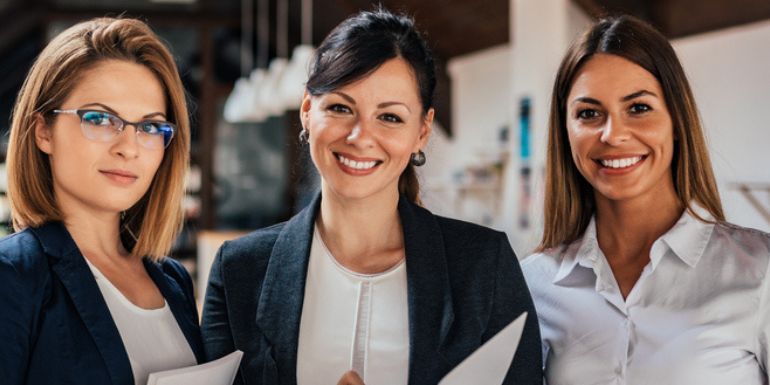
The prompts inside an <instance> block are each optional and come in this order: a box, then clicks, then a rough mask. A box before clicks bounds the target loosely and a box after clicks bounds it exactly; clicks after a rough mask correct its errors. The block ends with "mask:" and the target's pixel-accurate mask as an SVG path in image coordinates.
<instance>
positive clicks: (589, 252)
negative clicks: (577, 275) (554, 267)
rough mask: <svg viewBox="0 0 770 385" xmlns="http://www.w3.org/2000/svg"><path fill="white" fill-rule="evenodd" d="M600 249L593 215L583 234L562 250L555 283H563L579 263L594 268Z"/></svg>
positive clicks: (554, 279)
mask: <svg viewBox="0 0 770 385" xmlns="http://www.w3.org/2000/svg"><path fill="white" fill-rule="evenodd" d="M598 249H599V242H598V241H597V239H596V222H595V220H594V218H593V217H591V222H589V223H588V226H586V230H585V231H584V232H583V236H582V237H581V238H580V239H578V240H576V241H574V242H572V243H571V244H569V245H567V246H564V247H563V249H562V251H561V255H562V258H561V265H560V266H559V271H558V272H557V273H556V276H555V277H554V278H553V283H556V284H558V283H562V282H563V281H564V280H565V279H566V278H567V277H569V275H570V274H572V272H573V271H574V270H575V268H576V267H577V266H578V265H580V266H583V267H587V268H593V267H594V266H595V264H596V259H597V258H598V254H597V253H596V251H597V250H598Z"/></svg>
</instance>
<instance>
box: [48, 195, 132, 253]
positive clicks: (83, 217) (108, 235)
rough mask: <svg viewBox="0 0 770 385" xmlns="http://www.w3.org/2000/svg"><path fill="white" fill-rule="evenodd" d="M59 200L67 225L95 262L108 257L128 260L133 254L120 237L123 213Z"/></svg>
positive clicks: (81, 250) (81, 249)
mask: <svg viewBox="0 0 770 385" xmlns="http://www.w3.org/2000/svg"><path fill="white" fill-rule="evenodd" d="M59 202H60V203H59V205H60V208H61V211H62V214H63V216H64V221H63V222H64V226H65V227H66V228H67V231H68V232H69V233H70V235H71V236H72V239H73V240H74V241H75V244H76V245H77V246H78V249H80V252H81V253H82V254H83V255H84V256H85V257H86V258H88V259H89V260H90V261H92V262H95V260H96V259H99V260H102V259H104V258H106V259H109V260H125V259H126V258H127V257H128V256H129V252H128V251H126V249H125V248H124V247H123V243H122V242H121V240H120V213H116V212H108V211H100V210H88V209H86V208H83V207H82V205H72V204H67V203H65V202H66V201H65V202H62V200H59ZM62 203H64V204H62Z"/></svg>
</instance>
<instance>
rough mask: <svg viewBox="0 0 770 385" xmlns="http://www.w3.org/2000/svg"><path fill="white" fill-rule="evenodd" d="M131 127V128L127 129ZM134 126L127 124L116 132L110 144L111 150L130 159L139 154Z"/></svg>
mask: <svg viewBox="0 0 770 385" xmlns="http://www.w3.org/2000/svg"><path fill="white" fill-rule="evenodd" d="M129 127H131V129H129ZM136 134H137V129H136V127H135V126H133V125H130V124H127V125H126V126H125V127H123V130H122V131H121V132H119V133H118V137H117V140H116V141H115V142H114V144H113V145H112V152H113V154H115V155H118V156H120V157H122V158H126V159H132V158H136V157H137V156H139V138H138V137H137V135H136Z"/></svg>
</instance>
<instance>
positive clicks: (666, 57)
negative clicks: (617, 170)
mask: <svg viewBox="0 0 770 385" xmlns="http://www.w3.org/2000/svg"><path fill="white" fill-rule="evenodd" d="M596 53H606V54H611V55H616V56H620V57H622V58H625V59H627V60H629V61H631V62H633V63H635V64H637V65H639V66H641V67H642V68H644V69H645V70H647V71H648V72H649V73H651V74H652V75H653V76H655V78H656V79H657V80H658V82H659V83H660V85H661V87H662V89H663V94H664V96H665V101H666V106H668V109H669V112H670V114H671V118H672V121H673V126H674V137H675V138H676V140H675V141H674V157H673V160H672V161H671V167H672V174H673V178H674V186H675V189H676V194H677V198H678V200H679V202H680V203H681V204H682V206H683V207H685V208H686V209H687V211H689V212H690V213H691V214H692V215H694V216H695V217H696V218H698V219H700V220H703V221H706V220H705V219H704V218H702V217H701V216H700V215H698V214H697V213H696V212H695V211H693V209H692V207H691V203H692V202H695V203H697V204H698V205H700V206H702V207H703V208H705V209H706V211H708V212H709V213H710V214H711V215H712V216H713V217H714V219H715V220H717V221H724V220H725V217H724V212H723V211H722V203H721V201H720V199H719V191H718V190H717V187H716V182H715V181H714V174H713V171H712V169H711V161H710V160H709V155H708V148H707V147H706V140H705V138H704V136H703V128H702V127H701V123H700V118H699V116H698V108H697V106H696V105H695V99H694V98H693V95H692V91H691V90H690V85H689V83H688V82H687V77H686V76H685V73H684V70H683V69H682V65H681V64H680V63H679V60H678V59H677V57H676V53H675V52H674V49H673V48H672V47H671V44H669V42H668V40H666V38H665V37H664V36H663V35H661V34H660V32H658V31H657V30H655V29H654V28H653V27H651V26H650V25H648V24H647V23H645V22H643V21H641V20H639V19H636V18H634V17H631V16H617V17H610V18H606V19H603V20H600V21H598V22H597V23H596V24H594V25H593V26H592V27H591V28H589V29H588V31H586V32H585V33H584V34H583V35H582V36H581V37H580V38H578V40H576V41H575V42H574V43H573V44H572V46H571V47H570V49H569V50H568V51H567V54H566V55H565V57H564V59H563V60H562V63H561V65H560V67H559V71H558V73H557V75H556V81H555V83H554V86H553V93H552V95H551V111H550V119H549V124H548V151H547V155H546V177H545V204H544V210H543V212H544V216H545V218H544V219H545V220H544V225H545V229H544V232H543V238H542V240H541V241H540V245H539V246H538V248H537V250H538V251H543V250H545V249H548V248H551V247H555V246H558V245H561V244H564V243H570V242H572V241H574V240H576V239H578V238H579V237H580V236H581V235H582V234H583V232H584V231H585V229H586V227H587V226H588V223H589V222H590V220H591V217H592V216H593V215H594V212H595V203H594V190H593V187H591V185H590V184H589V183H588V181H586V180H585V178H583V176H582V175H581V174H580V172H579V171H578V170H577V167H576V166H575V164H574V162H573V160H572V150H571V148H570V144H569V139H568V137H567V128H566V111H567V96H568V95H569V91H570V89H571V88H572V83H573V81H574V80H575V76H577V74H578V72H579V71H580V69H581V68H582V65H583V64H585V63H586V62H587V61H588V60H589V59H590V58H591V57H592V56H593V55H594V54H596Z"/></svg>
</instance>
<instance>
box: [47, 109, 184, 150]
mask: <svg viewBox="0 0 770 385" xmlns="http://www.w3.org/2000/svg"><path fill="white" fill-rule="evenodd" d="M53 113H54V114H68V115H77V116H79V117H80V128H81V130H82V131H83V135H84V136H85V137H86V138H88V139H91V140H94V141H97V142H110V141H112V140H113V139H115V138H116V137H117V136H118V134H120V133H121V132H123V130H124V129H125V128H126V126H129V125H130V126H134V128H135V129H136V140H137V142H139V144H140V145H141V146H142V147H145V148H147V149H151V150H162V149H164V148H166V147H168V145H169V143H171V139H172V138H173V137H174V131H176V126H174V124H173V123H169V122H164V121H160V120H143V121H141V122H129V121H127V120H124V119H122V118H120V117H118V116H116V115H114V114H111V113H109V112H104V111H99V110H53Z"/></svg>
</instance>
